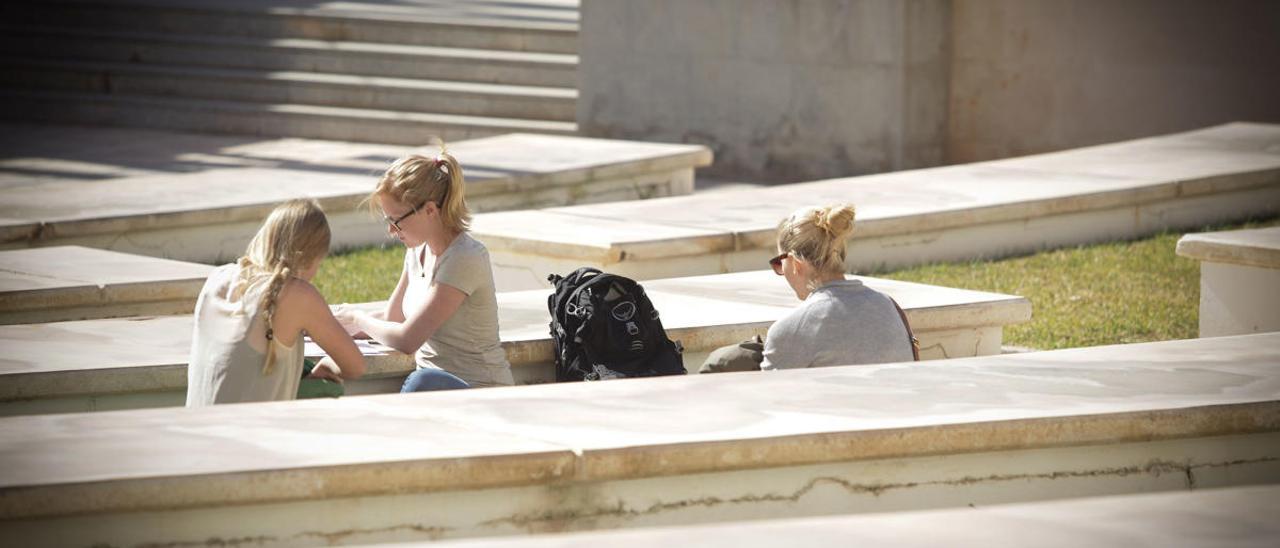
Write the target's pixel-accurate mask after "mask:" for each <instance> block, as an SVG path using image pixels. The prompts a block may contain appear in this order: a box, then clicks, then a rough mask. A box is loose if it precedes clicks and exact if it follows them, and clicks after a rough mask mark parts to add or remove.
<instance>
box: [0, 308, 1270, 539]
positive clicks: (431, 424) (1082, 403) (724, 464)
mask: <svg viewBox="0 0 1280 548" xmlns="http://www.w3.org/2000/svg"><path fill="white" fill-rule="evenodd" d="M0 447H3V451H0V470H3V471H4V473H3V474H2V475H0V535H3V538H5V539H6V540H9V541H10V542H13V543H16V544H18V545H23V546H45V545H82V546H83V545H95V544H105V545H117V546H118V545H138V544H148V545H187V544H194V545H199V544H201V543H215V542H226V541H227V540H228V539H232V540H235V541H236V542H253V543H255V544H259V545H264V546H283V545H298V544H322V543H325V542H341V543H344V544H358V543H375V542H403V541H409V540H428V539H437V538H452V537H476V536H498V535H514V534H528V533H545V532H557V531H573V530H587V529H617V528H624V527H651V526H664V525H675V524H696V523H709V522H724V521H743V520H749V519H760V518H765V517H768V518H787V517H806V516H819V515H831V514H852V513H866V512H891V511H902V510H925V509H944V508H964V507H966V506H968V505H974V506H986V505H991V504H999V503H1015V502H1029V501H1036V500H1045V499H1060V498H1071V497H1083V496H1102V495H1117V494H1132V493H1143V492H1158V491H1185V490H1187V489H1192V488H1195V489H1204V488H1215V487H1231V486H1245V485H1261V484H1267V483H1276V482H1280V333H1266V334H1258V335H1246V336H1237V337H1216V338H1208V339H1192V340H1184V341H1169V342H1161V343H1147V344H1133V345H1120V346H1101V347H1091V348H1080V349H1072V350H1061V351H1052V352H1037V353H1027V354H1015V355H1004V356H988V357H978V358H969V359H961V360H951V361H947V362H926V363H920V364H914V363H907V364H886V365H873V366H863V367H835V368H822V369H807V370H793V371H779V372H751V373H736V374H727V375H696V376H691V377H665V378H656V379H637V380H632V381H619V382H604V383H570V384H551V385H538V386H521V387H511V388H495V389H490V390H462V391H452V392H441V393H423V394H411V395H381V396H365V397H354V398H341V399H336V400H332V399H326V400H307V401H299V402H273V403H263V404H244V405H225V406H215V407H209V408H201V409H141V410H131V411H119V412H108V413H82V414H63V415H38V416H28V417H8V418H5V419H0Z"/></svg>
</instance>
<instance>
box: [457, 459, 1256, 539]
mask: <svg viewBox="0 0 1280 548" xmlns="http://www.w3.org/2000/svg"><path fill="white" fill-rule="evenodd" d="M1277 460H1280V457H1262V458H1257V459H1238V460H1231V461H1224V462H1212V463H1201V464H1182V463H1177V462H1172V461H1166V460H1152V461H1150V462H1148V463H1147V464H1145V465H1135V466H1125V467H1118V468H1116V467H1113V468H1101V469H1095V470H1065V471H1054V472H1045V473H1033V474H992V475H988V476H982V477H975V476H964V477H960V478H956V479H947V480H933V481H923V482H898V483H880V484H863V483H855V482H851V481H848V480H845V479H842V478H838V477H832V476H822V477H817V478H813V479H811V480H809V481H808V482H806V483H805V484H804V485H803V486H802V487H800V488H799V489H797V490H796V491H794V492H792V493H791V494H776V493H766V494H762V495H756V494H747V495H742V496H739V497H733V498H728V499H725V498H721V497H699V498H694V499H687V500H680V501H674V502H660V503H656V504H653V505H650V506H649V507H648V508H644V509H632V508H628V507H627V505H626V503H624V502H622V501H618V502H617V504H614V505H610V506H602V507H596V508H595V509H584V510H572V509H568V510H548V511H544V512H538V513H533V514H524V515H520V514H517V515H513V516H510V517H505V518H498V519H492V520H487V521H484V522H481V523H480V524H479V525H480V526H481V527H493V526H498V525H503V524H509V525H512V526H515V527H520V528H525V529H529V528H531V527H532V526H535V525H537V524H540V523H546V522H564V521H571V520H580V519H597V518H605V517H620V518H626V519H632V518H637V517H641V516H648V515H654V514H660V513H663V512H668V511H673V510H682V509H686V508H694V507H706V508H709V507H713V506H720V505H724V504H746V503H759V502H792V503H794V502H799V501H800V499H801V498H803V497H804V496H805V495H807V494H808V493H809V492H810V491H812V490H814V489H815V488H817V487H818V486H819V485H822V484H832V485H838V486H840V487H842V488H843V489H845V490H846V491H849V492H851V493H856V494H870V495H872V496H875V497H878V496H880V495H882V494H884V493H886V492H888V491H894V490H899V489H915V488H919V487H930V486H952V487H955V486H968V485H975V484H980V483H987V482H1009V481H1020V480H1033V479H1040V480H1059V479H1068V478H1087V477H1125V476H1131V475H1135V474H1146V475H1155V476H1160V475H1162V474H1170V473H1179V474H1183V475H1185V476H1186V478H1187V488H1188V489H1194V488H1195V484H1196V482H1195V476H1194V471H1195V470H1198V469H1204V468H1225V467H1229V466H1239V465H1244V464H1261V463H1267V462H1275V461H1277Z"/></svg>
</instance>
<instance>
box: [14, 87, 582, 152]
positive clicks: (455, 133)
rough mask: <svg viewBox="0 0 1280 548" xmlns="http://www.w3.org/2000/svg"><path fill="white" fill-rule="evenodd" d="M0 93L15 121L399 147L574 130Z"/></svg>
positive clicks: (322, 109)
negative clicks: (430, 141)
mask: <svg viewBox="0 0 1280 548" xmlns="http://www.w3.org/2000/svg"><path fill="white" fill-rule="evenodd" d="M0 97H2V98H3V99H4V101H3V102H4V104H3V105H0V117H2V118H5V119H8V120H15V121H25V122H41V123H48V122H52V123H71V124H90V125H104V126H124V127H146V128H157V129H172V130H183V131H195V132H200V133H227V134H235V135H252V136H261V137H304V138H311V139H334V140H343V141H358V142H371V143H385V144H400V145H421V144H423V143H424V142H425V141H427V140H428V139H429V138H430V137H431V136H433V135H434V136H438V137H441V138H443V139H445V140H446V141H460V140H464V139H473V138H477V137H486V136H492V135H498V134H503V133H512V132H535V133H546V134H556V135H571V134H573V133H574V131H575V130H576V127H577V126H576V125H575V124H573V123H571V122H555V121H542V120H522V119H516V118H490V117H481V116H460V115H453V114H433V113H422V112H397V111H389V110H371V109H353V108H342V107H327V106H317V105H300V104H265V103H240V102H231V101H214V100H204V99H171V98H162V97H142V96H113V95H102V94H84V93H63V92H17V91H14V92H0Z"/></svg>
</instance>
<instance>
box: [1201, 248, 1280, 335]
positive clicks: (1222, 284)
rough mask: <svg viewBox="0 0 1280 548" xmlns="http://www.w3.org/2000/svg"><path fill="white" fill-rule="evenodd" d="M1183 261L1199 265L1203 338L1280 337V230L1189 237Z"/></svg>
mask: <svg viewBox="0 0 1280 548" xmlns="http://www.w3.org/2000/svg"><path fill="white" fill-rule="evenodd" d="M1177 253H1178V255H1179V256H1181V257H1186V258H1187V259H1190V260H1195V261H1199V262H1200V336H1201V337H1222V336H1225V335H1245V334H1249V333H1262V332H1266V331H1280V226H1272V227H1267V228H1255V229H1249V230H1227V231H1222V232H1203V233H1199V234H1187V235H1185V236H1183V237H1182V238H1181V239H1179V240H1178V248H1177Z"/></svg>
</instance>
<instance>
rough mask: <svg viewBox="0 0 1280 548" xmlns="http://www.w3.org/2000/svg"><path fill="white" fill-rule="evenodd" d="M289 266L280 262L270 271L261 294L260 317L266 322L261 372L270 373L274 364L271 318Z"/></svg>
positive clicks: (287, 274)
mask: <svg viewBox="0 0 1280 548" xmlns="http://www.w3.org/2000/svg"><path fill="white" fill-rule="evenodd" d="M290 270H291V269H290V268H289V267H288V265H285V264H281V265H279V266H277V267H276V271H275V272H274V273H272V275H271V280H270V281H268V282H267V289H266V291H264V292H263V295H262V304H261V306H262V319H263V321H265V322H266V324H267V360H266V363H264V364H263V365H262V374H263V375H270V374H271V366H272V365H274V364H273V362H274V361H275V357H276V346H275V345H274V344H272V343H273V342H274V340H275V330H274V329H273V328H272V320H273V319H274V318H275V315H276V305H277V301H278V300H279V298H280V290H281V289H284V284H285V282H287V281H288V280H289V276H290V274H292V272H290Z"/></svg>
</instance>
